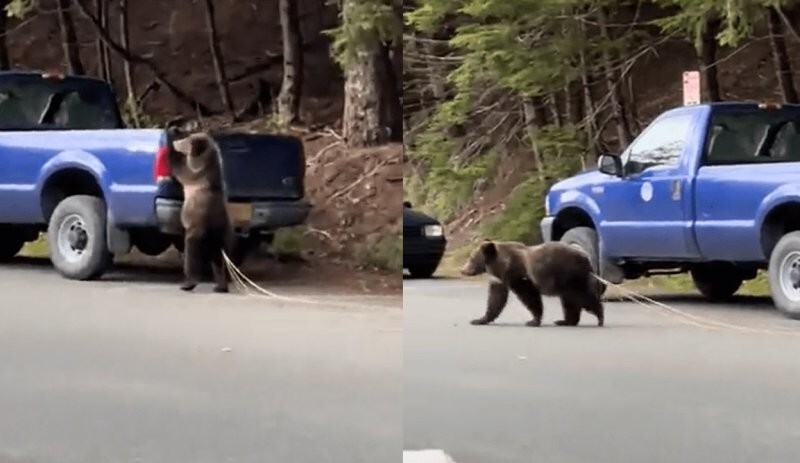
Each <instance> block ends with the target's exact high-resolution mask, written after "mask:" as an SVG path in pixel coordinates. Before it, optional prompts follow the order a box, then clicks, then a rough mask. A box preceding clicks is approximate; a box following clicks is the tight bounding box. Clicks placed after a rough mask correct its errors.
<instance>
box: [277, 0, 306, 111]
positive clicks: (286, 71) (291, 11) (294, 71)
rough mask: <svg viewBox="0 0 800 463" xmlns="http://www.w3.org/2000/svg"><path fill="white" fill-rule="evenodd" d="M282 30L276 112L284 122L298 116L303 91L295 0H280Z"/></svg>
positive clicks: (301, 48)
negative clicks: (280, 79) (281, 65)
mask: <svg viewBox="0 0 800 463" xmlns="http://www.w3.org/2000/svg"><path fill="white" fill-rule="evenodd" d="M279 8H280V17H281V29H282V31H283V36H282V37H283V83H282V84H281V92H280V94H279V95H278V113H279V115H280V117H281V119H283V120H284V121H285V122H286V123H291V122H295V121H297V120H298V119H299V118H300V99H301V97H302V92H303V37H302V35H301V33H300V20H299V18H298V15H297V0H280V3H279Z"/></svg>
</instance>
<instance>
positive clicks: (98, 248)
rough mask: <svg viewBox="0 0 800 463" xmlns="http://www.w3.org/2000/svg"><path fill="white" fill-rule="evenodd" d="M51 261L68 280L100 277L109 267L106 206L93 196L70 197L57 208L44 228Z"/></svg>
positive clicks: (110, 258)
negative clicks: (45, 228)
mask: <svg viewBox="0 0 800 463" xmlns="http://www.w3.org/2000/svg"><path fill="white" fill-rule="evenodd" d="M47 240H48V243H49V244H50V260H51V261H52V262H53V265H54V266H55V268H56V270H58V272H59V273H61V275H63V276H64V277H66V278H68V279H71V280H93V279H96V278H99V277H100V276H101V275H102V274H103V272H105V270H106V269H107V268H108V266H109V265H111V261H112V255H111V253H110V252H109V251H108V245H107V244H106V207H105V203H104V202H103V200H102V199H100V198H96V197H94V196H85V195H77V196H70V197H68V198H66V199H64V200H63V201H61V202H60V203H58V206H56V208H55V210H54V211H53V215H52V216H50V224H49V225H48V227H47Z"/></svg>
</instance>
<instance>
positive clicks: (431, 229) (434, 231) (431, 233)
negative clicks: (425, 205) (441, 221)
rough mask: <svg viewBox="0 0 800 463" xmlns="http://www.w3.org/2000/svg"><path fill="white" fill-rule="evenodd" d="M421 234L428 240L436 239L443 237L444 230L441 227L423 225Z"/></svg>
mask: <svg viewBox="0 0 800 463" xmlns="http://www.w3.org/2000/svg"><path fill="white" fill-rule="evenodd" d="M422 234H423V235H425V236H426V237H428V238H438V237H440V236H442V235H444V229H443V228H442V226H441V225H425V226H424V227H422Z"/></svg>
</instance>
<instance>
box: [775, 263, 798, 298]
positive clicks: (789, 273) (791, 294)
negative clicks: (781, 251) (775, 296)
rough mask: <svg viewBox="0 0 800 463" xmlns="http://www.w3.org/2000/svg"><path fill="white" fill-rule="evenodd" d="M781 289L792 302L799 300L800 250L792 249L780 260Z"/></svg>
mask: <svg viewBox="0 0 800 463" xmlns="http://www.w3.org/2000/svg"><path fill="white" fill-rule="evenodd" d="M779 275H780V284H781V291H782V292H783V294H784V296H786V297H787V298H788V299H789V300H790V301H792V302H798V301H800V251H792V252H790V253H789V254H787V255H786V257H784V258H783V260H782V261H781V266H780V273H779Z"/></svg>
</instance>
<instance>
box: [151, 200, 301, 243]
mask: <svg viewBox="0 0 800 463" xmlns="http://www.w3.org/2000/svg"><path fill="white" fill-rule="evenodd" d="M249 205H250V209H251V211H252V217H251V219H250V220H248V221H247V222H238V223H234V230H235V231H236V232H237V233H240V234H247V233H249V232H250V231H251V230H259V231H274V230H277V229H279V228H283V227H291V226H294V225H300V224H302V223H303V222H305V220H306V218H307V217H308V214H309V212H311V204H310V203H309V202H308V201H304V200H300V201H257V202H252V203H249ZM182 206H183V200H180V199H167V198H156V218H157V220H158V229H159V230H160V231H161V232H162V233H166V234H169V235H181V234H183V231H184V230H183V225H182V224H181V207H182Z"/></svg>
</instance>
